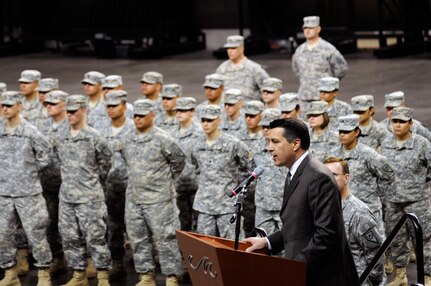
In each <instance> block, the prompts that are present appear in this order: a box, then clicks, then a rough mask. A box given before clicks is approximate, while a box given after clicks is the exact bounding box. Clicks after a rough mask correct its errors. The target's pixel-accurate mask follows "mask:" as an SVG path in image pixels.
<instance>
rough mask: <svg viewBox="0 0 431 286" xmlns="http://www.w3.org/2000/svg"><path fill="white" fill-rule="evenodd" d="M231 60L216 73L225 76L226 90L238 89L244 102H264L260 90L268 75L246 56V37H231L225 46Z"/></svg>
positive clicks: (224, 63) (223, 64)
mask: <svg viewBox="0 0 431 286" xmlns="http://www.w3.org/2000/svg"><path fill="white" fill-rule="evenodd" d="M224 47H225V48H226V51H227V55H228V57H229V59H228V60H227V61H225V62H223V63H222V64H221V65H220V66H219V67H218V68H217V70H216V73H218V74H221V75H223V76H224V86H225V89H230V88H238V89H240V90H241V91H242V95H243V97H244V101H245V102H247V101H249V100H259V101H262V96H261V94H260V89H261V88H262V84H263V81H264V80H265V79H266V78H269V75H268V73H267V72H266V71H265V70H264V69H263V68H262V67H261V66H260V65H259V64H257V63H255V62H253V61H251V60H249V59H248V58H247V57H246V56H245V55H244V37H242V36H229V37H227V39H226V44H225V45H224Z"/></svg>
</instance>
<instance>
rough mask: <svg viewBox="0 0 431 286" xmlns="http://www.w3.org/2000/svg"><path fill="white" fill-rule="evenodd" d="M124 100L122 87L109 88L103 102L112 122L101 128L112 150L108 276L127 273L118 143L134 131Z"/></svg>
mask: <svg viewBox="0 0 431 286" xmlns="http://www.w3.org/2000/svg"><path fill="white" fill-rule="evenodd" d="M126 100H127V92H125V91H124V90H112V91H108V92H107V93H106V95H105V105H106V110H107V113H108V116H109V118H110V119H111V124H110V126H107V127H106V128H104V129H102V130H101V132H102V134H103V136H105V138H106V139H107V140H108V143H109V146H110V147H111V150H112V151H113V152H114V156H113V162H112V167H111V169H110V170H109V174H108V179H107V181H106V186H105V202H106V206H107V208H108V221H107V226H108V245H109V250H110V251H111V256H112V262H113V264H112V269H111V271H110V273H109V276H110V277H111V278H118V277H122V276H125V275H126V269H125V268H124V264H123V259H124V255H125V248H124V243H125V240H124V235H125V233H126V225H125V223H124V209H125V200H126V195H125V194H126V189H127V166H126V162H125V161H124V160H123V158H122V157H121V154H120V152H119V150H118V149H119V146H121V138H124V137H125V136H127V135H128V134H129V133H131V132H133V131H134V130H135V125H134V124H133V121H132V120H131V119H129V118H128V117H127V116H126V110H128V108H127V105H126ZM132 110H133V109H132Z"/></svg>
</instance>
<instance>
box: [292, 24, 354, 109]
mask: <svg viewBox="0 0 431 286" xmlns="http://www.w3.org/2000/svg"><path fill="white" fill-rule="evenodd" d="M302 28H303V31H304V36H305V39H306V42H305V43H303V44H301V45H300V46H299V47H298V48H297V49H296V51H295V54H294V55H293V57H292V70H293V73H294V74H295V75H296V76H297V77H299V90H298V94H299V100H300V102H301V109H302V110H303V111H304V112H306V111H307V110H308V105H309V102H311V101H315V100H319V90H318V85H319V80H320V79H321V78H322V77H328V76H330V77H337V78H340V79H341V78H342V77H344V75H345V73H346V71H347V69H348V67H347V62H346V60H345V59H344V57H343V56H342V55H341V53H340V52H339V51H338V50H337V49H336V48H335V47H334V46H333V45H331V44H330V43H329V42H327V41H325V40H323V39H322V38H320V37H319V33H320V30H321V28H320V18H319V17H317V16H309V17H305V18H304V25H303V26H302Z"/></svg>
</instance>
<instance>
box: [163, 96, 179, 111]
mask: <svg viewBox="0 0 431 286" xmlns="http://www.w3.org/2000/svg"><path fill="white" fill-rule="evenodd" d="M177 98H178V97H174V98H171V97H163V98H162V99H163V102H162V105H163V109H164V110H165V111H167V112H169V111H172V109H173V108H174V107H175V103H176V101H177Z"/></svg>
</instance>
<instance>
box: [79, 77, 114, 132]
mask: <svg viewBox="0 0 431 286" xmlns="http://www.w3.org/2000/svg"><path fill="white" fill-rule="evenodd" d="M104 78H105V75H104V74H103V73H100V72H98V71H89V72H87V73H86V74H84V78H83V79H82V81H81V83H82V85H83V86H84V93H85V95H86V96H88V114H87V123H88V125H89V126H90V127H93V128H94V129H97V130H99V131H100V130H102V129H103V128H106V126H109V124H110V120H109V117H108V114H107V113H106V109H105V104H104V98H103V89H102V83H103V80H104Z"/></svg>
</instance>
